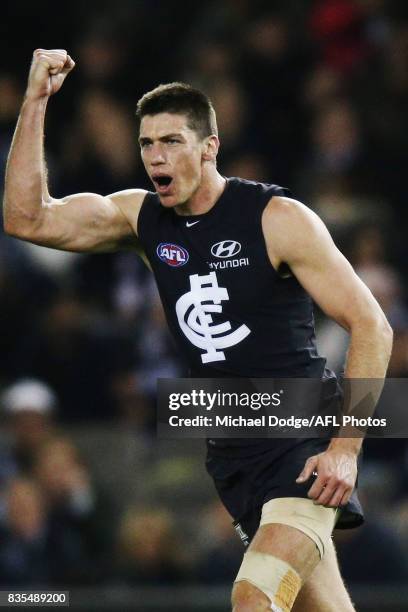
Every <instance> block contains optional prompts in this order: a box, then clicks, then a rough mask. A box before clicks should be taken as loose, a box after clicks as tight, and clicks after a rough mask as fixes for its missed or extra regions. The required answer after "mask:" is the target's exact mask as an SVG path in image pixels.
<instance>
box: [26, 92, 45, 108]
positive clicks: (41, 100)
mask: <svg viewBox="0 0 408 612" xmlns="http://www.w3.org/2000/svg"><path fill="white" fill-rule="evenodd" d="M48 99H49V96H48V95H40V94H38V93H34V92H33V91H30V89H27V90H26V92H25V94H24V100H23V106H27V105H29V106H31V105H36V106H40V107H44V109H45V107H46V106H47V102H48Z"/></svg>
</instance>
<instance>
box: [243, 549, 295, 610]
mask: <svg viewBox="0 0 408 612" xmlns="http://www.w3.org/2000/svg"><path fill="white" fill-rule="evenodd" d="M240 580H246V581H247V582H250V583H251V584H252V585H253V586H255V587H256V588H257V589H259V590H260V591H262V593H264V594H265V595H266V596H267V597H268V598H269V599H270V601H271V610H273V611H274V612H289V611H290V610H291V609H292V606H293V604H294V602H295V599H296V596H297V594H298V593H299V591H300V588H301V586H302V581H301V579H300V576H299V574H298V573H297V572H296V570H294V569H293V567H291V566H290V565H288V564H287V563H285V561H282V559H278V558H277V557H274V556H273V555H269V554H267V553H261V552H257V551H251V550H249V551H248V552H246V553H245V555H244V559H243V561H242V564H241V567H240V568H239V572H238V575H237V577H236V579H235V582H239V581H240Z"/></svg>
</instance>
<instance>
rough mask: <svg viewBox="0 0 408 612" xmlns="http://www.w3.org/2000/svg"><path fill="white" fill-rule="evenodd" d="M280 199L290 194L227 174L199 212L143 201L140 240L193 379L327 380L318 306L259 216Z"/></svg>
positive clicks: (151, 199)
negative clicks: (275, 263)
mask: <svg viewBox="0 0 408 612" xmlns="http://www.w3.org/2000/svg"><path fill="white" fill-rule="evenodd" d="M275 195H277V196H282V195H288V191H287V190H286V189H284V188H282V187H279V186H277V185H269V184H263V183H256V182H253V181H247V180H242V179H239V178H229V179H227V183H226V187H225V190H224V192H223V193H222V195H221V196H220V198H219V199H218V200H217V202H216V203H215V205H214V206H213V207H212V208H211V209H210V210H209V211H208V212H207V213H205V214H202V215H194V216H180V215H178V214H177V213H176V212H175V211H174V209H171V208H169V209H167V208H165V207H163V206H162V205H161V204H160V201H159V198H158V196H157V194H155V193H150V192H149V193H148V194H147V195H146V197H145V200H144V202H143V205H142V208H141V211H140V214H139V220H138V235H139V240H140V242H141V245H142V247H143V249H144V251H145V254H146V256H147V258H148V260H149V262H150V265H151V267H152V270H153V273H154V275H155V278H156V281H157V285H158V288H159V292H160V296H161V300H162V303H163V306H164V310H165V314H166V317H167V321H168V325H169V327H170V330H171V332H172V335H173V337H174V338H175V340H176V343H177V345H178V347H179V350H180V352H181V354H182V355H183V357H184V358H185V360H186V361H187V362H188V363H189V365H190V369H191V375H192V376H194V377H219V376H221V377H235V376H238V377H259V378H266V377H271V378H272V377H298V378H309V377H313V378H320V377H324V370H325V360H324V359H323V358H322V357H320V356H319V355H318V352H317V350H316V343H315V332H314V320H313V304H312V300H311V298H310V297H309V295H308V294H307V293H306V292H305V290H304V289H303V287H302V286H301V285H300V284H299V282H298V281H297V280H296V278H295V277H293V276H289V277H286V278H282V277H281V276H280V275H279V274H278V273H277V272H276V271H275V270H274V268H273V267H272V265H271V262H270V260H269V257H268V254H267V250H266V245H265V240H264V236H263V232H262V225H261V217H262V213H263V210H264V208H265V206H266V205H267V203H268V202H269V201H270V199H271V198H272V197H273V196H275Z"/></svg>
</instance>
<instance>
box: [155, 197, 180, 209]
mask: <svg viewBox="0 0 408 612" xmlns="http://www.w3.org/2000/svg"><path fill="white" fill-rule="evenodd" d="M159 200H160V204H161V205H162V206H165V207H166V208H173V207H174V206H177V205H178V204H179V202H178V200H177V199H176V197H175V196H173V195H171V196H162V195H160V194H159Z"/></svg>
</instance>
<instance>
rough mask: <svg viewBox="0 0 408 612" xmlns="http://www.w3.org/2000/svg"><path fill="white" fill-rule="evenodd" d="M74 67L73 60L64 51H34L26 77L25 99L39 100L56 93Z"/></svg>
mask: <svg viewBox="0 0 408 612" xmlns="http://www.w3.org/2000/svg"><path fill="white" fill-rule="evenodd" d="M74 66H75V62H74V60H73V59H72V58H71V57H70V56H69V55H68V54H67V52H66V51H65V49H51V50H47V49H36V50H35V51H34V53H33V61H32V63H31V68H30V74H29V76H28V85H27V92H26V97H27V98H30V99H41V98H48V97H49V96H52V94H55V93H57V91H58V90H59V89H60V87H61V85H62V84H63V82H64V80H65V77H66V76H67V74H68V73H69V72H71V70H72V69H73V68H74Z"/></svg>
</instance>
